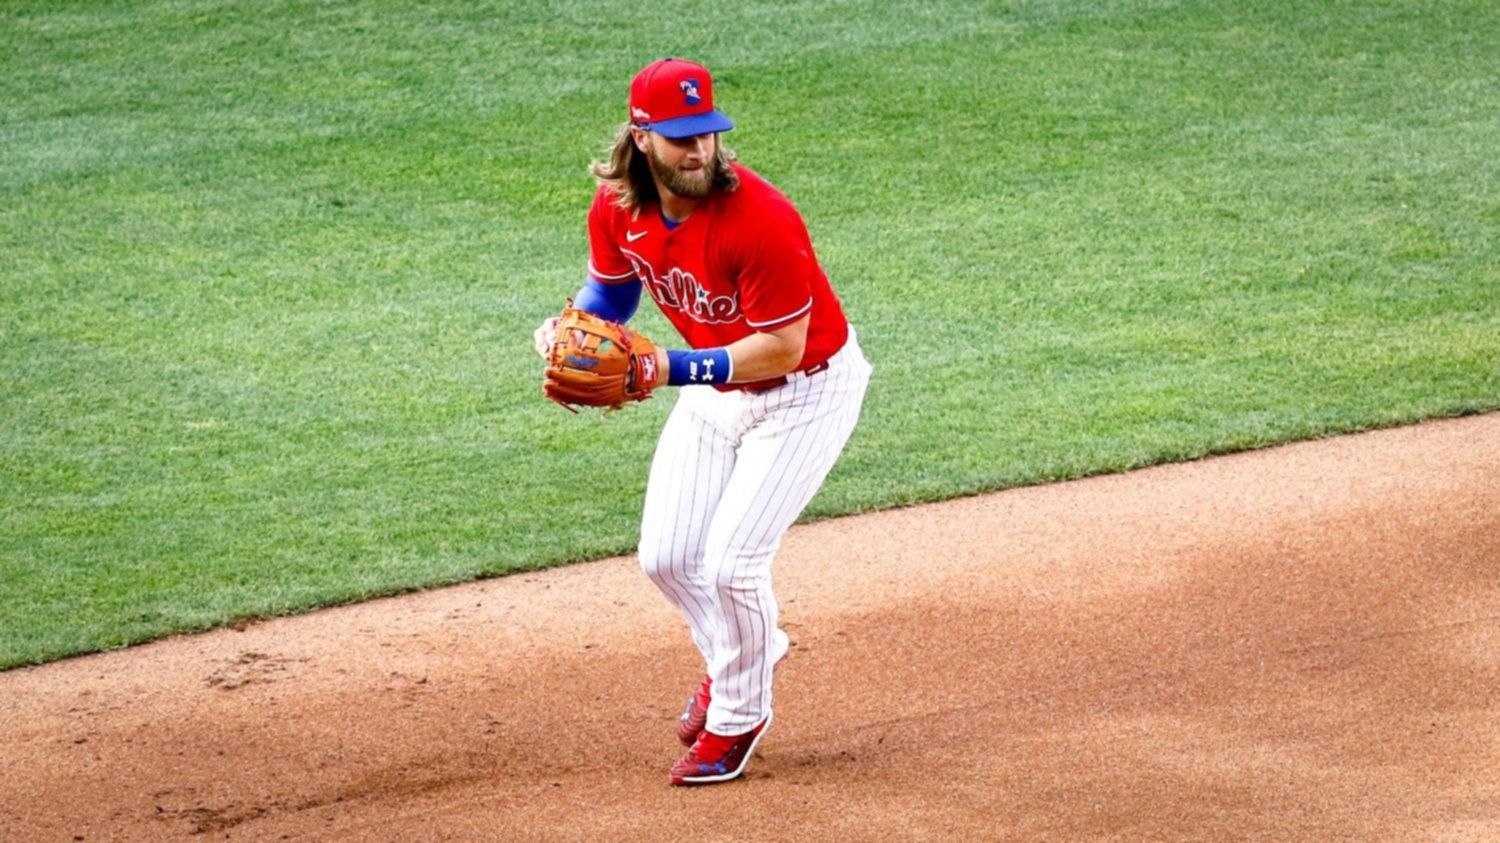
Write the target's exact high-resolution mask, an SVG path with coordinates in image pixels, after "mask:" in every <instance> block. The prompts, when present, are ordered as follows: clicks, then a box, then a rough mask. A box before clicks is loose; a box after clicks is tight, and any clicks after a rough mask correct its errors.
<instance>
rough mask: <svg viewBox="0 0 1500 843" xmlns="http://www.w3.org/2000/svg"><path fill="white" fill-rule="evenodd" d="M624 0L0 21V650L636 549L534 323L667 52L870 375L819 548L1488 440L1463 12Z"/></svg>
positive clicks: (1482, 201)
mask: <svg viewBox="0 0 1500 843" xmlns="http://www.w3.org/2000/svg"><path fill="white" fill-rule="evenodd" d="M651 8H652V7H643V6H641V5H640V4H638V3H624V2H605V1H604V0H600V2H569V0H559V2H553V3H549V4H521V3H514V4H510V3H487V2H477V3H476V2H469V0H464V1H463V2H455V1H454V0H450V1H449V2H428V3H420V4H419V3H412V2H405V1H404V0H402V1H401V2H389V3H379V4H369V3H355V2H316V3H313V2H264V3H255V4H248V3H216V2H207V1H206V0H202V1H200V0H174V2H159V3H119V2H117V3H103V2H98V3H90V2H67V3H61V2H59V3H44V2H26V3H10V4H6V5H4V6H3V7H0V63H3V70H4V78H5V83H4V85H0V150H3V153H0V420H3V425H0V667H7V666H14V665H19V664H25V663H30V662H36V661H42V660H47V659H53V658H58V657H61V656H65V655H69V654H73V653H79V652H86V651H90V650H96V649H102V648H109V647H115V646H120V645H124V644H128V643H132V642H139V641H143V640H147V639H150V638H153V637H157V636H160V635H163V634H165V633H169V632H173V631H181V630H194V629H202V628H205V627H209V626H213V625H216V624H222V623H225V622H228V621H231V620H233V619H236V618H243V617H248V616H260V615H269V614H278V613H286V612H293V611H297V610H301V609H305V608H308V607H311V606H316V605H320V604H327V603H331V602H342V601H349V600H354V599H358V598H362V597H367V596H371V595H376V594H382V593H390V592H393V591H399V590H403V589H410V588H415V587H421V586H427V585H433V584H439V583H450V582H456V581H461V580H467V579H471V578H474V577H478V576H483V575H490V574H498V573H503V572H507V571H514V570H518V569H525V568H536V567H540V566H545V565H551V564H554V563H558V562H566V561H571V560H580V559H585V558H591V557H598V556H601V555H606V554H611V553H617V552H622V551H627V550H629V549H630V548H632V547H633V545H634V541H635V537H636V524H635V522H636V518H637V516H638V514H639V511H640V504H641V496H642V492H643V488H644V482H645V476H646V468H647V465H648V461H649V457H650V454H651V451H652V449H653V447H654V444H655V432H656V430H657V428H658V427H659V425H660V423H661V421H662V419H663V417H664V415H665V413H666V411H667V410H668V409H669V407H670V401H671V398H670V397H667V398H665V399H659V400H654V401H651V402H649V403H648V404H646V405H642V406H639V407H633V408H631V409H630V410H629V411H628V412H624V413H619V414H615V415H613V416H611V417H609V418H600V417H598V416H591V417H574V416H571V415H569V414H567V413H565V412H562V411H561V410H560V409H559V408H558V407H556V406H555V405H553V404H551V403H550V402H546V401H544V400H541V399H540V397H539V390H538V386H537V381H538V371H539V367H538V363H537V361H536V359H535V356H534V354H533V353H532V351H531V347H530V343H531V341H530V332H531V329H532V328H533V327H534V326H535V324H536V323H537V322H538V321H539V320H540V319H541V318H542V317H543V316H544V315H546V314H547V313H549V312H552V311H555V310H556V308H557V307H558V306H559V305H560V304H561V301H562V298H563V297H564V296H565V295H567V294H569V293H571V292H572V291H573V290H575V289H576V288H577V287H578V285H579V282H580V281H581V278H582V274H583V267H584V250H585V236H584V230H583V214H584V210H585V208H586V205H587V201H588V198H589V196H590V193H591V191H592V183H591V181H590V180H589V178H588V177H587V175H586V173H585V171H584V165H585V164H586V163H587V162H588V160H589V159H590V158H591V157H592V156H594V155H596V154H598V152H599V151H600V150H601V149H602V147H603V145H604V144H605V142H606V141H607V140H608V139H609V137H610V135H611V134H612V131H613V128H614V126H615V125H616V124H617V122H618V121H619V120H621V119H622V118H623V112H624V97H625V88H626V85H627V83H628V81H629V78H630V76H631V74H632V73H633V72H634V71H635V70H636V69H637V68H638V67H640V66H641V65H643V64H645V63H646V62H647V61H649V60H650V59H652V58H655V57H657V56H659V55H664V54H680V55H686V56H689V57H693V58H696V59H698V60H700V61H703V62H705V63H706V64H708V65H709V66H710V67H711V68H713V69H714V70H715V71H716V74H717V93H718V100H719V104H720V106H721V108H722V109H723V110H725V111H726V112H727V113H729V114H730V115H731V116H733V117H734V118H735V119H736V121H737V122H738V123H739V126H740V128H739V129H737V130H736V131H735V132H733V133H732V134H731V135H729V136H728V141H729V142H730V143H731V145H733V146H734V147H735V148H736V149H737V150H738V151H739V152H740V154H741V157H742V159H743V160H744V161H745V162H746V163H748V164H750V165H751V166H752V167H755V168H757V169H758V170H760V171H761V172H763V173H764V174H766V175H768V176H769V177H770V178H771V179H772V180H773V181H775V182H776V183H778V185H779V186H780V187H781V188H782V189H783V190H784V191H786V192H787V193H788V194H789V195H790V196H791V197H792V198H793V200H794V201H796V202H797V203H798V205H799V206H800V207H801V209H802V211H803V214H804V216H805V217H806V218H807V220H808V223H809V227H810V228H811V230H812V233H813V238H814V242H815V243H816V245H817V247H818V249H819V252H820V255H821V256H822V258H823V262H824V265H825V267H826V268H827V269H828V271H829V274H830V276H831V277H832V278H833V280H834V284H835V287H836V288H837V289H838V290H839V292H840V294H841V295H842V297H843V298H844V300H845V303H846V307H847V309H848V311H849V313H850V315H851V317H852V319H853V320H854V322H855V323H856V325H857V326H858V327H859V329H860V332H861V336H862V339H863V344H864V345H865V348H866V350H867V352H868V353H869V354H870V357H871V359H872V360H873V362H874V363H875V366H876V379H875V382H874V384H873V386H872V391H871V394H870V397H869V401H868V404H867V407H866V413H865V417H864V420H863V422H862V426H861V427H860V429H859V430H858V431H857V432H856V434H855V437H854V439H853V441H852V442H851V443H850V445H849V448H848V450H847V452H846V453H845V457H844V459H843V461H842V462H841V463H840V465H839V467H838V468H837V469H835V471H834V474H833V476H832V477H831V478H830V480H829V482H828V484H827V486H826V487H825V488H824V490H823V492H822V494H821V495H820V496H819V497H818V499H817V500H816V501H815V502H814V504H813V506H812V508H811V510H810V513H809V514H810V515H811V516H827V515H832V514H836V513H846V512H852V511H858V510H869V509H875V508H879V507H888V506H893V505H900V504H907V503H912V502H916V501H925V500H933V499H938V498H943V497H948V496H953V495H960V494H967V493H972V492H976V491H979V490H986V489H995V488H1001V487H1007V486H1015V485H1022V484H1030V483H1039V482H1045V481H1049V480H1056V479H1060V478H1069V477H1078V476H1082V475H1088V474H1093V473H1099V472H1108V471H1118V470H1121V469H1126V468H1130V467H1134V466H1141V465H1146V464H1150V463H1156V462H1161V461H1165V460H1178V459H1185V458H1192V457H1197V456H1200V455H1203V454H1208V453H1213V452H1221V451H1230V450H1235V449H1242V448H1251V447H1258V446H1263V445H1267V444H1271V443H1275V442H1280V441H1285V440H1289V439H1299V438H1307V437H1313V436H1320V435H1325V434H1330V433H1335V432H1341V431H1354V430H1360V429H1365V428H1370V427H1375V426H1384V425H1392V424H1398V423H1403V422H1408V421H1413V420H1417V419H1421V418H1426V417H1433V416H1444V415H1453V414H1459V413H1468V412H1477V411H1482V410H1489V409H1495V408H1497V407H1500V362H1497V361H1500V86H1497V85H1496V82H1495V80H1496V79H1500V51H1496V50H1495V49H1494V45H1496V44H1500V15H1497V14H1496V13H1495V10H1494V5H1493V2H1492V0H1425V1H1424V2H1418V1H1417V0H1386V2H1374V1H1373V0H1369V1H1364V0H1360V1H1356V0H1333V2H1326V3H1302V2H1294V0H1266V2H1257V3H1249V2H1193V1H1191V0H1181V2H1172V0H1140V2H1125V0H1105V1H1104V2H1099V0H1050V1H1049V0H1016V2H990V3H978V2H972V3H961V2H924V3H877V2H864V3H857V2H821V3H813V2H807V3H793V2H777V3H741V4H716V3H684V4H676V5H673V6H672V7H670V10H666V9H659V10H655V11H651V10H650V9H651ZM646 308H647V309H650V305H647V306H646ZM638 321H639V322H641V324H643V325H644V327H645V329H646V330H647V332H648V333H652V334H654V335H657V336H669V335H670V334H669V329H668V328H666V323H665V321H664V320H663V319H662V318H661V317H660V315H659V314H657V313H655V312H654V310H653V311H652V312H649V313H646V314H645V315H644V316H643V317H641V318H640V319H639V320H638ZM1477 444H1478V445H1486V446H1489V447H1497V446H1500V445H1497V443H1477ZM568 478H583V479H582V480H579V479H571V480H570V479H568Z"/></svg>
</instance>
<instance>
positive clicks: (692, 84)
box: [677, 79, 703, 105]
mask: <svg viewBox="0 0 1500 843" xmlns="http://www.w3.org/2000/svg"><path fill="white" fill-rule="evenodd" d="M677 87H679V88H681V89H682V95H683V96H684V97H686V98H687V104H688V105H697V104H698V103H700V102H702V101H703V98H702V97H700V96H698V80H697V79H684V80H682V81H681V82H678V83H677Z"/></svg>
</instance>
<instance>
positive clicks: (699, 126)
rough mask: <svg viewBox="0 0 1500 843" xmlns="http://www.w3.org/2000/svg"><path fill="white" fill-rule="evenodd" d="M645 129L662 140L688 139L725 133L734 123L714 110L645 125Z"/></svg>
mask: <svg viewBox="0 0 1500 843" xmlns="http://www.w3.org/2000/svg"><path fill="white" fill-rule="evenodd" d="M645 127H646V128H647V129H650V130H651V131H653V132H655V133H657V134H658V135H661V136H662V137H664V138H690V137H692V136H693V135H707V134H710V133H712V132H727V131H729V130H730V129H733V128H734V121H733V120H730V119H729V118H728V117H725V116H724V115H723V114H720V113H719V112H718V111H717V110H715V111H710V112H708V113H707V114H689V115H688V116H686V117H674V118H672V119H671V120H661V121H658V122H655V123H646V124H645Z"/></svg>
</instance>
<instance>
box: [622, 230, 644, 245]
mask: <svg viewBox="0 0 1500 843" xmlns="http://www.w3.org/2000/svg"><path fill="white" fill-rule="evenodd" d="M647 233H648V232H645V231H627V232H625V242H627V243H634V242H635V241H637V240H639V239H641V238H642V237H645V236H646V234H647Z"/></svg>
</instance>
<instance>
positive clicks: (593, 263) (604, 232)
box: [589, 185, 635, 284]
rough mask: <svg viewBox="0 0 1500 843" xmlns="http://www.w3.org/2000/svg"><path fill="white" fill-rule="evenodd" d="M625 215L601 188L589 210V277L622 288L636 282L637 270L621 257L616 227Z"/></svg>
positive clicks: (604, 189) (611, 195)
mask: <svg viewBox="0 0 1500 843" xmlns="http://www.w3.org/2000/svg"><path fill="white" fill-rule="evenodd" d="M621 213H622V211H621V210H620V209H619V207H617V206H616V205H615V204H614V194H613V193H612V192H610V190H609V188H608V187H605V186H604V185H600V186H599V190H598V191H596V192H595V193H594V204H593V205H591V206H589V275H591V276H593V277H594V278H596V279H598V280H600V281H602V282H604V283H605V284H618V283H620V282H622V281H627V280H630V279H633V278H635V268H634V267H632V266H631V265H630V261H628V260H626V259H625V256H624V255H623V254H621V253H620V245H619V240H618V239H617V238H616V236H615V234H616V232H615V226H616V224H617V220H618V219H619V215H620V214H621Z"/></svg>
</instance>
